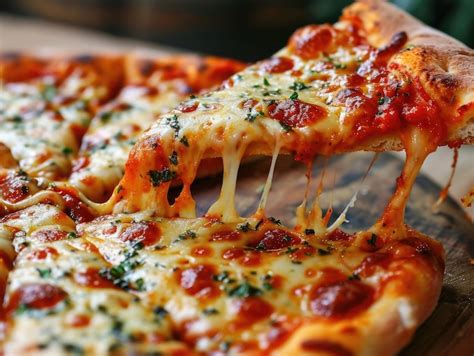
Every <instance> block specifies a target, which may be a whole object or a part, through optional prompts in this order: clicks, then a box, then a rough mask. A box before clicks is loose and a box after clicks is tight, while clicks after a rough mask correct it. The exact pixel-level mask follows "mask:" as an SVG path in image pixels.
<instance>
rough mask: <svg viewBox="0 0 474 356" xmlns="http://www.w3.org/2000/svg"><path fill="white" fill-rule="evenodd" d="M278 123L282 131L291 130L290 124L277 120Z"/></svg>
mask: <svg viewBox="0 0 474 356" xmlns="http://www.w3.org/2000/svg"><path fill="white" fill-rule="evenodd" d="M278 122H279V123H280V126H281V128H282V129H283V131H285V132H291V131H293V129H292V128H291V126H288V125H287V124H285V123H284V122H282V121H278Z"/></svg>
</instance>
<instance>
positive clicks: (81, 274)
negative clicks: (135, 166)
mask: <svg viewBox="0 0 474 356" xmlns="http://www.w3.org/2000/svg"><path fill="white" fill-rule="evenodd" d="M0 238H1V241H2V251H8V256H7V255H6V254H2V262H4V263H6V264H7V265H8V264H10V262H9V261H12V260H13V258H12V256H11V255H13V254H14V255H16V256H15V257H14V258H15V268H14V269H13V270H12V271H11V272H10V273H9V276H8V282H7V283H5V282H6V281H5V279H4V278H3V273H2V281H1V283H2V286H3V287H5V286H6V294H5V302H4V306H3V309H2V315H3V318H2V323H3V324H4V328H2V330H3V331H4V334H5V335H4V338H3V352H4V353H5V354H25V353H26V354H41V355H42V354H44V355H51V354H52V353H53V354H90V355H97V354H104V355H105V354H125V353H138V354H147V353H153V354H155V353H164V354H167V355H168V354H170V355H178V354H179V355H185V354H190V353H191V352H190V350H189V349H188V348H187V347H186V345H184V344H182V343H180V342H178V341H173V340H171V339H172V335H171V328H170V320H169V317H168V316H167V315H166V314H164V313H163V312H161V311H160V310H158V309H156V308H151V309H150V308H147V307H144V306H143V305H142V303H140V300H139V299H138V298H137V297H136V296H133V295H132V294H130V293H127V292H126V291H124V290H122V289H120V288H119V287H118V286H115V285H114V284H113V283H112V282H110V281H109V280H107V279H106V278H104V277H102V275H101V271H102V270H110V268H111V266H110V265H109V264H108V263H107V262H106V261H105V260H104V259H103V257H102V256H101V255H100V254H99V253H98V250H97V249H96V248H95V246H94V245H92V244H91V243H89V242H88V241H86V240H84V239H83V238H82V237H80V236H78V234H77V233H76V230H75V223H74V221H72V220H71V219H70V218H69V217H68V216H67V215H66V214H64V213H63V212H62V211H61V210H59V209H58V208H56V207H54V206H52V205H41V204H40V205H35V206H32V207H30V208H27V209H25V210H23V211H21V212H19V213H13V214H11V215H9V216H6V217H4V218H3V219H2V225H1V228H0ZM127 253H128V254H129V255H130V256H132V255H134V254H135V250H134V247H131V248H130V249H129V250H128V252H127ZM2 266H3V265H2ZM3 292H4V291H2V296H3Z"/></svg>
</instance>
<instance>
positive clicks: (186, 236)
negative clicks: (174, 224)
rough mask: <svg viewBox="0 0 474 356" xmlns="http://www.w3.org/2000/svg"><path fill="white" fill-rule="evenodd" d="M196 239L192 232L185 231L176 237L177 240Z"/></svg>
mask: <svg viewBox="0 0 474 356" xmlns="http://www.w3.org/2000/svg"><path fill="white" fill-rule="evenodd" d="M196 237H197V235H196V233H195V232H194V231H192V230H186V231H185V232H183V233H182V234H179V235H178V240H179V241H181V240H188V239H195V238H196Z"/></svg>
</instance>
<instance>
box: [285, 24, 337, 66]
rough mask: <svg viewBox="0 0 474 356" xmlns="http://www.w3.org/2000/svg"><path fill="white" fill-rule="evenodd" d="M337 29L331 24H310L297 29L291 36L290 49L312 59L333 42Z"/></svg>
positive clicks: (302, 56)
mask: <svg viewBox="0 0 474 356" xmlns="http://www.w3.org/2000/svg"><path fill="white" fill-rule="evenodd" d="M334 32H335V30H334V29H333V28H332V27H331V26H330V25H309V26H305V27H303V28H301V29H299V30H297V31H296V32H295V33H294V34H293V35H292V36H291V38H290V41H289V43H288V47H289V49H290V51H292V52H294V53H295V54H296V55H298V56H300V57H301V58H303V59H312V58H316V57H318V56H319V55H320V53H321V52H322V51H327V50H328V49H329V48H330V47H331V45H332V44H333V38H334V35H335V33H334Z"/></svg>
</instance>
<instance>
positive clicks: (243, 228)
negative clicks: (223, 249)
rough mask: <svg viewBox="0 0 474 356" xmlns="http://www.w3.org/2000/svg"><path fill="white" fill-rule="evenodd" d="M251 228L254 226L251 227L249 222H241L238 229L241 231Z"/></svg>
mask: <svg viewBox="0 0 474 356" xmlns="http://www.w3.org/2000/svg"><path fill="white" fill-rule="evenodd" d="M251 229H252V228H251V227H250V224H249V223H248V222H246V223H245V224H241V225H238V226H237V230H238V231H241V232H248V231H250V230H251Z"/></svg>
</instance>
